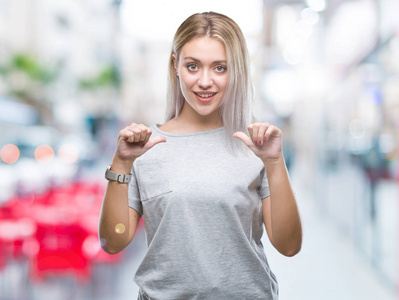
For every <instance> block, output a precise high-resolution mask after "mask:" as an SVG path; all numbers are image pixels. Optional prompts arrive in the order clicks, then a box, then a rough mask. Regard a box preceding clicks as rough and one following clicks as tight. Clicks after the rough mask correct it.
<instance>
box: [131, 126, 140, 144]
mask: <svg viewBox="0 0 399 300" xmlns="http://www.w3.org/2000/svg"><path fill="white" fill-rule="evenodd" d="M132 131H133V132H134V139H133V143H138V142H140V137H141V130H140V128H138V127H135V128H133V129H132Z"/></svg>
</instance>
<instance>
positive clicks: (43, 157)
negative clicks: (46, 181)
mask: <svg viewBox="0 0 399 300" xmlns="http://www.w3.org/2000/svg"><path fill="white" fill-rule="evenodd" d="M35 159H36V160H37V162H38V163H40V164H49V163H50V162H52V160H53V159H54V150H53V148H52V147H51V146H49V145H40V146H38V147H37V148H36V150H35Z"/></svg>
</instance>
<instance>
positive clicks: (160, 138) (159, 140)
mask: <svg viewBox="0 0 399 300" xmlns="http://www.w3.org/2000/svg"><path fill="white" fill-rule="evenodd" d="M165 142H166V138H165V137H164V136H162V135H158V136H156V137H154V138H152V139H149V140H148V142H147V143H145V145H144V148H146V149H147V150H150V149H151V148H152V147H154V146H155V145H156V144H158V143H165Z"/></svg>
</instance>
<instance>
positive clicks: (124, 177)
mask: <svg viewBox="0 0 399 300" xmlns="http://www.w3.org/2000/svg"><path fill="white" fill-rule="evenodd" d="M105 179H108V180H113V181H117V182H119V183H129V182H130V179H132V174H119V173H116V172H113V171H111V166H108V168H107V170H105Z"/></svg>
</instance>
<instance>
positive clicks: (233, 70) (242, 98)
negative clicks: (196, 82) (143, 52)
mask: <svg viewBox="0 0 399 300" xmlns="http://www.w3.org/2000/svg"><path fill="white" fill-rule="evenodd" d="M203 36H208V37H211V38H215V39H217V40H219V41H221V42H222V43H223V44H224V46H225V49H226V55H227V70H228V72H229V83H228V86H227V89H226V92H225V96H224V99H223V101H222V104H221V107H220V108H221V109H220V114H221V118H222V121H223V125H224V127H225V129H226V135H227V138H228V139H227V140H228V141H229V145H230V147H231V148H232V149H233V150H235V149H239V148H241V149H242V146H243V143H242V142H241V141H239V142H237V141H236V139H234V138H233V137H232V135H233V133H234V132H236V131H243V132H247V126H248V125H249V124H250V122H251V121H252V110H251V105H252V83H251V77H250V70H249V65H250V60H249V54H248V49H247V45H246V42H245V38H244V35H243V33H242V31H241V29H240V28H239V26H238V25H237V24H236V23H235V22H234V21H233V20H232V19H230V18H229V17H227V16H225V15H222V14H219V13H215V12H205V13H197V14H194V15H192V16H190V17H188V18H187V19H186V20H185V21H184V22H183V23H182V24H181V25H180V27H179V28H178V29H177V31H176V34H175V36H174V39H173V44H172V51H171V54H170V58H169V74H168V106H167V120H170V119H173V118H175V117H177V116H178V115H179V113H180V111H181V109H182V108H183V104H184V101H185V100H184V96H183V94H182V92H181V90H180V86H179V80H178V78H177V76H176V70H175V67H174V58H173V55H175V59H176V60H178V59H179V55H180V52H181V49H182V48H183V46H184V45H185V44H186V43H187V42H189V41H191V40H192V39H195V38H198V37H203ZM245 148H246V147H245Z"/></svg>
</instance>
